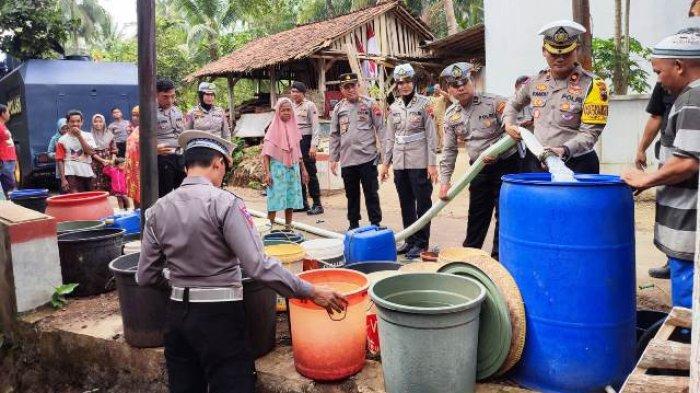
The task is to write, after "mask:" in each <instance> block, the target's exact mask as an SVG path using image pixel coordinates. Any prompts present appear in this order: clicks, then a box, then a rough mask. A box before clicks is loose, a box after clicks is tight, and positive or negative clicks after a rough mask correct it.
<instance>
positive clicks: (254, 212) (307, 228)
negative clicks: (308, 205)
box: [248, 209, 345, 239]
mask: <svg viewBox="0 0 700 393" xmlns="http://www.w3.org/2000/svg"><path fill="white" fill-rule="evenodd" d="M248 213H250V215H251V216H254V217H258V218H267V213H263V212H259V211H257V210H251V209H248ZM275 223H277V224H282V225H284V224H285V222H284V220H283V219H281V218H276V219H275ZM292 228H295V229H299V230H301V231H304V232H309V233H313V234H314V235H318V236H321V237H327V238H330V239H344V238H345V235H344V234H342V233H338V232H333V231H327V230H325V229H321V228H317V227H314V226H311V225H308V224H304V223H302V222H297V221H292Z"/></svg>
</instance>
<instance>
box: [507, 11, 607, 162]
mask: <svg viewBox="0 0 700 393" xmlns="http://www.w3.org/2000/svg"><path fill="white" fill-rule="evenodd" d="M585 31H586V29H585V28H584V27H583V26H581V25H580V24H578V23H575V22H571V21H568V20H561V21H557V22H552V23H549V24H547V25H545V26H543V27H542V29H541V30H540V31H539V34H541V35H543V36H544V40H543V45H542V54H543V56H544V58H545V59H546V60H547V64H548V65H549V68H548V69H546V70H542V71H540V73H539V74H537V75H534V76H532V77H531V78H530V82H529V83H527V84H526V85H524V86H523V87H522V88H521V89H520V90H519V91H518V92H517V93H516V94H515V96H514V97H513V98H511V99H510V100H509V101H508V103H507V104H506V109H505V112H504V122H505V124H506V132H508V134H509V135H510V136H512V137H513V138H515V139H520V132H519V131H518V127H517V116H518V113H519V112H520V111H521V110H522V109H523V108H525V107H526V106H527V105H531V106H532V117H533V119H534V132H535V136H536V137H537V139H538V140H539V141H540V142H541V143H542V145H544V146H545V148H546V149H547V150H548V151H550V152H552V153H554V154H556V155H557V156H559V157H561V158H562V160H564V162H565V163H566V165H567V166H568V167H569V168H571V170H573V171H574V172H576V173H599V172H600V163H599V161H598V155H597V154H596V152H595V150H593V147H594V145H595V143H596V141H597V140H598V137H599V136H600V134H601V132H603V128H605V123H606V122H607V118H608V90H607V86H606V85H605V82H604V81H603V80H601V79H598V78H596V77H595V76H594V75H593V74H591V73H590V72H588V71H586V70H584V69H583V68H581V65H579V64H578V63H577V62H576V60H577V55H578V51H579V49H578V48H579V36H580V35H581V34H582V33H584V32H585ZM541 159H542V157H535V156H534V155H533V154H532V153H531V152H528V154H527V156H526V157H525V160H526V161H525V163H524V167H525V170H527V171H530V172H538V171H542V170H543V169H542V165H541V163H540V160H541Z"/></svg>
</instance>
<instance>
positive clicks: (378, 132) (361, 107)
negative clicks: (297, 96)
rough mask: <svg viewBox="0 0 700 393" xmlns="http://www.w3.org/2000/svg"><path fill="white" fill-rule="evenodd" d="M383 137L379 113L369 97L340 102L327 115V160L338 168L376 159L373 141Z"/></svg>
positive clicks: (375, 147) (375, 146) (380, 114)
mask: <svg viewBox="0 0 700 393" xmlns="http://www.w3.org/2000/svg"><path fill="white" fill-rule="evenodd" d="M383 134H384V119H383V116H382V111H381V109H380V108H379V106H377V104H376V103H375V102H374V100H373V99H372V98H370V97H359V98H358V100H357V102H354V103H353V102H350V101H348V100H346V99H342V100H340V102H338V104H337V105H336V106H335V108H333V113H332V115H331V133H330V159H331V161H336V162H338V161H339V162H340V166H341V167H346V166H353V165H360V164H364V163H367V162H369V161H372V160H374V159H376V158H377V156H378V151H377V140H379V143H380V151H381V144H382V139H383V137H384V136H383Z"/></svg>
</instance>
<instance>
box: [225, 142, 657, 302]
mask: <svg viewBox="0 0 700 393" xmlns="http://www.w3.org/2000/svg"><path fill="white" fill-rule="evenodd" d="M465 157H466V154H464V153H463V152H462V153H461V154H459V157H458V160H457V165H456V168H464V169H462V170H461V171H460V170H459V169H458V170H457V171H456V172H455V174H454V175H453V179H455V178H458V177H459V176H461V174H462V173H463V172H464V171H465V170H466V168H467V162H466V159H465ZM231 191H233V192H234V193H235V194H236V195H238V196H240V197H241V198H243V199H244V200H245V202H246V204H247V206H248V209H249V210H256V211H259V212H265V211H266V202H265V197H264V196H262V194H261V192H260V191H258V190H252V189H248V188H241V187H232V188H231ZM438 191H439V189H438V186H435V187H434V189H433V201H437V200H438ZM379 199H380V201H381V206H382V216H383V220H382V225H385V226H387V227H389V228H392V229H394V230H396V231H398V230H400V229H402V228H403V225H402V223H401V209H400V208H399V200H398V195H397V193H396V187H395V186H394V183H393V178H390V179H389V180H388V181H387V182H385V183H382V184H380V187H379ZM322 203H323V207H324V208H325V213H324V214H322V215H317V216H308V215H306V214H305V213H295V215H294V220H295V221H299V222H303V223H306V224H310V225H314V226H317V227H319V228H323V229H326V230H330V231H335V232H341V233H342V232H345V231H346V230H347V228H348V221H347V218H346V214H347V210H346V206H347V201H346V199H345V194H344V193H343V192H342V191H341V192H340V193H335V194H334V195H327V196H324V197H322ZM468 208H469V191H468V190H465V191H464V192H462V193H461V194H460V195H458V196H457V198H455V200H453V201H452V202H451V203H450V204H449V205H447V206H446V207H445V209H443V211H442V212H440V214H439V215H438V216H437V217H436V218H435V219H433V221H432V223H431V239H430V241H431V247H437V248H445V247H455V246H461V245H462V242H463V241H464V237H465V234H466V226H467V211H468ZM361 214H362V221H361V223H360V225H366V224H369V222H368V220H367V214H366V210H365V208H364V201H363V202H362V210H361ZM280 217H282V215H280ZM635 228H636V262H637V266H636V272H637V288H638V298H639V303H640V306H643V308H645V309H655V310H668V308H669V307H668V305H669V304H670V287H669V281H668V280H657V279H652V278H650V277H649V275H648V274H647V271H648V270H649V268H651V267H655V266H659V265H661V264H663V263H665V260H666V257H665V256H664V254H663V253H661V252H660V251H659V250H657V249H656V247H654V244H653V238H654V201H653V193H651V192H649V191H648V192H646V193H645V194H643V195H641V196H640V197H637V198H636V203H635ZM493 229H494V224H493V222H492V224H491V227H490V228H489V234H488V236H487V238H486V241H485V243H484V247H483V248H484V250H486V251H489V252H490V251H491V248H492V244H493Z"/></svg>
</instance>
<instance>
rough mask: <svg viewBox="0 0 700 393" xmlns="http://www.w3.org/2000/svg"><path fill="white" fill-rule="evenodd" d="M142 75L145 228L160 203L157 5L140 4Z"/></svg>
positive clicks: (144, 0) (141, 0)
mask: <svg viewBox="0 0 700 393" xmlns="http://www.w3.org/2000/svg"><path fill="white" fill-rule="evenodd" d="M136 8H137V9H136V11H137V25H138V57H139V59H138V72H139V110H140V114H141V120H140V124H139V155H140V157H139V160H140V162H139V164H140V166H141V171H140V172H141V173H140V174H139V177H140V181H141V226H142V228H143V225H145V223H146V219H145V212H146V209H148V208H149V207H151V206H153V204H154V203H156V201H157V200H158V157H157V155H156V133H155V129H156V124H157V123H156V19H155V16H156V2H155V0H138V1H137V2H136Z"/></svg>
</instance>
